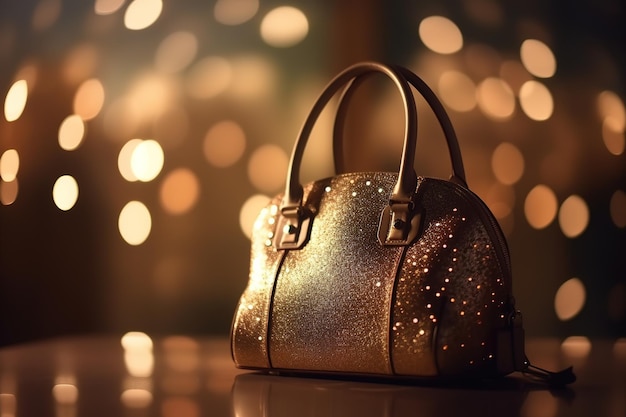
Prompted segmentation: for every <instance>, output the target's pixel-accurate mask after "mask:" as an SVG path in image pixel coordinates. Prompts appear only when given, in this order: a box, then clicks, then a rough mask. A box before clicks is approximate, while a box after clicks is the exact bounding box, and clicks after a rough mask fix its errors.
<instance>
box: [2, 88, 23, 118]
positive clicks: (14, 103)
mask: <svg viewBox="0 0 626 417" xmlns="http://www.w3.org/2000/svg"><path fill="white" fill-rule="evenodd" d="M27 100H28V83H27V82H26V80H19V81H16V82H14V83H13V85H11V87H10V88H9V91H8V92H7V95H6V98H5V100H4V118H5V119H6V120H7V122H14V121H16V120H17V119H19V118H20V116H21V115H22V112H23V111H24V108H25V107H26V101H27Z"/></svg>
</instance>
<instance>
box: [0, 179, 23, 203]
mask: <svg viewBox="0 0 626 417" xmlns="http://www.w3.org/2000/svg"><path fill="white" fill-rule="evenodd" d="M18 190H19V184H18V181H17V178H15V179H14V180H13V181H11V182H4V181H0V203H1V204H2V205H3V206H9V205H11V204H13V203H15V200H16V199H17V192H18Z"/></svg>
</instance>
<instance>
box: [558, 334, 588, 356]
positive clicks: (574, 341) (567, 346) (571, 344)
mask: <svg viewBox="0 0 626 417" xmlns="http://www.w3.org/2000/svg"><path fill="white" fill-rule="evenodd" d="M561 350H562V351H563V353H565V354H566V355H567V356H569V357H571V358H574V359H584V358H586V357H587V356H589V353H591V341H590V340H589V338H588V337H586V336H570V337H568V338H566V339H565V340H563V342H562V343H561Z"/></svg>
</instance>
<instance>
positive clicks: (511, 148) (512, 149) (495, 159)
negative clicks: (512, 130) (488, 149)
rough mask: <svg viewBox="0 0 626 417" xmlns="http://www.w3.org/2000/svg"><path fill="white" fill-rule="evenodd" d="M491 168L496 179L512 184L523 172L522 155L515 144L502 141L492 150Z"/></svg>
mask: <svg viewBox="0 0 626 417" xmlns="http://www.w3.org/2000/svg"><path fill="white" fill-rule="evenodd" d="M491 168H492V169H493V173H494V175H495V176H496V179H497V180H498V181H500V182H501V183H502V184H506V185H513V184H515V183H516V182H518V181H519V180H520V178H522V175H523V174H524V156H523V155H522V152H520V150H519V149H518V148H517V146H515V145H513V144H512V143H508V142H503V143H501V144H499V145H498V146H497V147H496V149H495V150H494V151H493V154H492V156H491Z"/></svg>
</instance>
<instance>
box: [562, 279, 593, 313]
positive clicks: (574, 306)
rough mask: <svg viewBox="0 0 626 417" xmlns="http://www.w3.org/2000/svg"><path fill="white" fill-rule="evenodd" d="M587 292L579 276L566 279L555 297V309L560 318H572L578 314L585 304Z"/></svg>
mask: <svg viewBox="0 0 626 417" xmlns="http://www.w3.org/2000/svg"><path fill="white" fill-rule="evenodd" d="M586 299H587V292H586V291H585V285H584V284H583V282H582V281H581V280H580V279H578V278H572V279H569V280H567V281H565V282H564V283H563V284H561V286H560V287H559V289H558V291H557V292H556V295H555V297H554V311H555V312H556V315H557V317H558V318H559V320H563V321H566V320H570V319H572V318H574V317H576V316H577V315H578V313H580V311H581V310H582V308H583V307H584V305H585V301H586Z"/></svg>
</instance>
